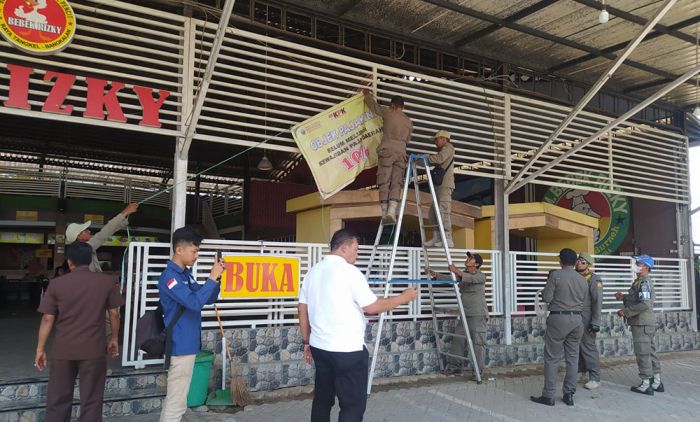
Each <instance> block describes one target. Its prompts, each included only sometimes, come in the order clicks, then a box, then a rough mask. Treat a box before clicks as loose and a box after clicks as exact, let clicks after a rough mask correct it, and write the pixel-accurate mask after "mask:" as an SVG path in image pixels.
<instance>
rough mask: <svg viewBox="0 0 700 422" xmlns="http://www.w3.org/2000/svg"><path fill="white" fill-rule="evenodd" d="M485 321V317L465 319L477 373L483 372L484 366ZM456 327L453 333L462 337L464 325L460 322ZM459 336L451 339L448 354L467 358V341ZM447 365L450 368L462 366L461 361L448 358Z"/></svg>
mask: <svg viewBox="0 0 700 422" xmlns="http://www.w3.org/2000/svg"><path fill="white" fill-rule="evenodd" d="M486 321H487V317H485V316H468V317H467V326H469V336H470V337H471V339H472V344H473V346H474V358H475V360H476V364H477V365H479V372H483V371H484V366H485V365H486ZM456 325H457V328H455V333H456V334H459V335H461V336H463V335H464V325H463V324H462V323H461V322H457V324H456ZM461 336H460V337H458V336H454V337H452V344H450V354H452V355H458V356H467V353H468V352H469V344H468V343H467V339H466V338H464V337H461ZM447 365H448V366H450V367H455V368H461V367H462V366H463V361H462V360H461V359H457V358H453V357H451V356H448V357H447Z"/></svg>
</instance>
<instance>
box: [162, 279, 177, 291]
mask: <svg viewBox="0 0 700 422" xmlns="http://www.w3.org/2000/svg"><path fill="white" fill-rule="evenodd" d="M165 285H166V286H168V289H170V290H172V288H173V287H175V286H177V280H175V279H174V278H171V279H170V281H168V282H167V283H165Z"/></svg>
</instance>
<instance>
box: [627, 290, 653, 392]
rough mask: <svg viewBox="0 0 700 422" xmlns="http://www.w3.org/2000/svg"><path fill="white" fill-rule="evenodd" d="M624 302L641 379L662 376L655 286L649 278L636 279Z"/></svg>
mask: <svg viewBox="0 0 700 422" xmlns="http://www.w3.org/2000/svg"><path fill="white" fill-rule="evenodd" d="M622 302H623V303H624V305H625V319H626V320H627V324H628V325H629V326H630V328H631V329H632V341H633V342H634V355H635V356H636V358H637V367H638V368H639V377H640V378H641V379H648V378H651V377H653V376H654V375H655V374H661V363H660V362H659V358H658V357H657V356H656V344H655V343H654V335H655V334H656V317H655V316H654V284H653V282H652V280H651V279H650V278H649V277H640V278H638V279H636V280H635V281H634V282H633V283H632V286H631V287H630V289H629V290H628V291H627V294H626V295H624V297H623V299H622Z"/></svg>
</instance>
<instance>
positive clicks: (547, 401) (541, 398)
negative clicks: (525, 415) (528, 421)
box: [530, 396, 554, 406]
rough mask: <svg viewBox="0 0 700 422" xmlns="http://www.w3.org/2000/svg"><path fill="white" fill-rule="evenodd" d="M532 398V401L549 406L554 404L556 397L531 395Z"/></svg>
mask: <svg viewBox="0 0 700 422" xmlns="http://www.w3.org/2000/svg"><path fill="white" fill-rule="evenodd" d="M530 400H531V401H534V402H535V403H539V404H546V405H547V406H554V399H550V398H549V397H545V396H539V397H535V396H530Z"/></svg>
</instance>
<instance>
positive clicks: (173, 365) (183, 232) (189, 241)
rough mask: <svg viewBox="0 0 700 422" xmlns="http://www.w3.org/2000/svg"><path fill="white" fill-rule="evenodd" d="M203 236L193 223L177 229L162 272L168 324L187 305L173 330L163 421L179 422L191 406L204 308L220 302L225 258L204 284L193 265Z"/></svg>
mask: <svg viewBox="0 0 700 422" xmlns="http://www.w3.org/2000/svg"><path fill="white" fill-rule="evenodd" d="M201 241H202V238H201V236H199V235H198V234H196V233H195V232H194V231H193V230H192V229H190V228H189V227H182V228H179V229H177V230H175V232H174V233H173V242H172V244H173V257H172V259H171V260H169V261H168V264H167V266H166V267H165V270H164V271H163V272H162V273H161V275H160V281H159V282H158V292H159V293H160V303H161V306H162V307H163V312H164V313H165V324H166V325H168V324H169V323H170V321H172V320H173V319H174V318H175V317H176V316H177V313H178V309H179V308H181V307H182V308H184V311H183V312H182V315H181V316H180V317H179V318H178V320H177V322H176V323H175V326H174V327H173V330H172V337H171V338H172V349H171V353H170V355H171V356H172V357H171V360H170V368H169V369H168V390H167V394H166V396H165V400H164V401H163V409H162V411H161V414H160V422H171V421H175V422H179V421H180V419H181V418H182V415H183V414H184V413H185V411H186V410H187V393H188V392H189V389H190V380H191V378H192V371H193V370H194V358H195V355H196V354H197V353H198V352H199V349H200V347H201V332H202V308H203V307H204V305H209V304H212V303H214V302H216V299H217V298H218V296H219V290H220V287H221V286H220V284H219V281H218V279H219V277H220V276H221V273H222V272H223V271H224V264H223V262H221V261H217V262H215V263H214V266H213V267H212V269H211V272H210V273H209V277H208V278H207V280H206V281H205V282H204V284H199V283H197V282H196V280H195V279H194V277H193V276H192V272H191V271H190V269H189V268H188V267H191V266H192V265H193V264H194V263H195V262H196V261H197V257H198V254H199V244H200V243H201Z"/></svg>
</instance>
